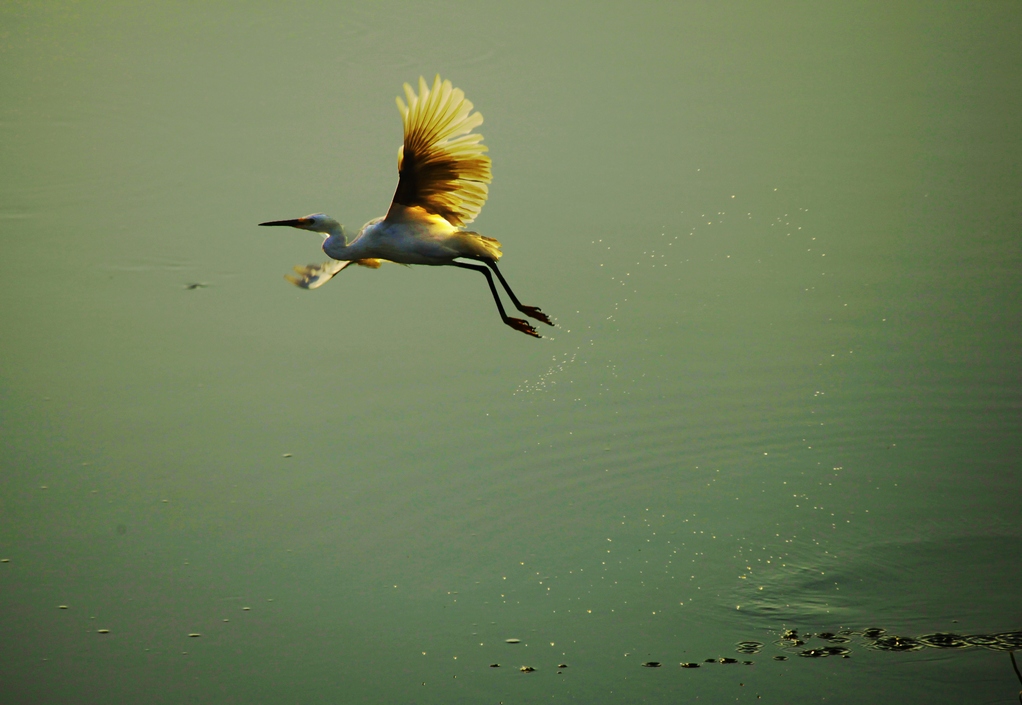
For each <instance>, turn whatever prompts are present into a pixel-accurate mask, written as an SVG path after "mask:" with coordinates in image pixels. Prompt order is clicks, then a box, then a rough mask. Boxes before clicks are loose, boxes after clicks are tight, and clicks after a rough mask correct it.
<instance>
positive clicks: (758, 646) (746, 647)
mask: <svg viewBox="0 0 1022 705" xmlns="http://www.w3.org/2000/svg"><path fill="white" fill-rule="evenodd" d="M762 649H763V643H762V642H759V641H740V642H738V644H737V645H736V648H735V651H737V652H738V653H740V654H758V653H759V652H760V651H761V650H762Z"/></svg>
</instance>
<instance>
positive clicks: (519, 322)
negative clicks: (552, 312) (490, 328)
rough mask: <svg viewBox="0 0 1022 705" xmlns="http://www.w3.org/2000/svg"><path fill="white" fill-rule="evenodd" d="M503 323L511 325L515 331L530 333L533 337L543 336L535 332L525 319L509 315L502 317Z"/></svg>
mask: <svg viewBox="0 0 1022 705" xmlns="http://www.w3.org/2000/svg"><path fill="white" fill-rule="evenodd" d="M504 323H507V324H508V325H509V326H511V327H512V328H514V329H515V330H517V331H521V332H522V333H525V334H526V335H531V336H532V337H533V338H542V337H543V336H541V335H540V334H539V333H537V332H536V329H535V328H533V327H532V324H531V323H529V322H528V321H526V320H525V319H522V318H510V317H509V318H505V319H504Z"/></svg>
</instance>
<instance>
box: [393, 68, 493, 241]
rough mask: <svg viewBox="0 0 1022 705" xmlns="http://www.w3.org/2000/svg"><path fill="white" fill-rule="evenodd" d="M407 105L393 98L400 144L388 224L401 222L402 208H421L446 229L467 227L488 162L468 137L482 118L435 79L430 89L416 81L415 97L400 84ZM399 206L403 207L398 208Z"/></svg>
mask: <svg viewBox="0 0 1022 705" xmlns="http://www.w3.org/2000/svg"><path fill="white" fill-rule="evenodd" d="M405 97H406V98H407V100H408V103H407V105H406V104H405V102H404V101H403V100H401V98H398V99H397V108H398V110H400V111H401V117H402V118H403V120H404V127H405V141H404V144H403V145H402V146H401V149H399V150H398V155H397V168H398V172H399V173H400V175H401V176H400V180H399V181H398V184H397V192H396V193H395V194H394V202H393V204H391V207H390V212H389V213H388V214H387V218H388V220H393V219H394V218H400V217H402V214H403V213H404V211H405V209H407V208H415V207H418V208H422V209H423V210H425V211H426V212H427V213H434V214H436V215H439V216H442V217H443V218H445V219H446V220H447V221H448V222H449V223H451V225H455V226H461V225H465V224H466V223H471V222H472V221H473V220H475V217H476V216H477V215H479V211H480V209H482V207H483V204H484V203H486V195H487V188H486V184H488V183H490V180H491V175H490V158H489V157H487V156H486V154H485V152H486V147H485V146H484V145H483V144H481V142H482V140H483V136H482V135H480V134H478V133H472V130H474V129H475V128H476V127H478V126H479V125H481V124H482V122H483V116H482V115H480V114H479V113H473V112H472V103H471V102H469V101H467V100H465V94H464V93H463V92H462V91H461V90H460V89H458V88H454V87H453V86H452V85H451V82H450V81H442V82H441V80H440V76H439V75H438V76H437V77H436V79H435V80H434V81H433V88H432V89H430V88H428V87H427V86H426V81H425V79H423V78H422V77H420V78H419V94H418V95H416V94H415V91H414V90H413V89H412V87H411V86H410V85H408V84H407V83H406V84H405ZM401 206H403V207H404V208H401Z"/></svg>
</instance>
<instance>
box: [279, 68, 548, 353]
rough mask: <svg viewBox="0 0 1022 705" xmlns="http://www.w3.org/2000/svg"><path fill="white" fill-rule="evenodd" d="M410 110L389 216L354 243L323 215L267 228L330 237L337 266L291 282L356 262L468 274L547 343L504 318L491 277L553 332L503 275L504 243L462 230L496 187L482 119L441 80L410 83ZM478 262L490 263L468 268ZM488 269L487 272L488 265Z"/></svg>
mask: <svg viewBox="0 0 1022 705" xmlns="http://www.w3.org/2000/svg"><path fill="white" fill-rule="evenodd" d="M404 88H405V97H406V99H407V100H408V103H407V104H405V102H404V101H402V100H401V98H400V97H399V98H398V99H397V107H398V110H399V111H400V112H401V117H402V119H403V120H404V133H405V138H404V144H403V145H402V146H401V147H400V148H399V149H398V153H397V169H398V174H399V178H398V184H397V192H396V193H395V194H394V200H393V202H392V203H391V204H390V210H389V211H387V215H385V216H384V217H382V218H376V219H374V220H370V221H369V222H368V223H366V224H365V225H363V226H362V230H361V231H360V232H359V233H358V235H357V236H356V237H355V238H354V239H353V240H351V241H350V242H349V241H348V238H347V235H346V234H345V231H344V227H343V226H342V225H341V224H340V223H338V222H337V221H336V220H334V219H333V218H331V217H330V216H328V215H324V214H323V213H315V214H313V215H307V216H305V217H303V218H294V219H292V220H274V221H270V222H267V223H259V224H260V225H287V226H290V227H292V228H299V229H301V230H310V231H312V232H316V233H320V234H321V235H323V236H324V238H325V240H324V241H323V251H324V252H326V253H327V255H329V256H330V258H331V259H330V260H329V261H327V262H324V263H323V264H319V265H307V266H304V267H302V266H296V267H295V268H294V269H295V273H296V274H297V275H298V276H295V275H292V274H289V275H287V276H286V277H285V278H286V279H287V280H288V281H289V282H291V283H292V284H295V285H296V286H299V287H302V288H303V289H315V288H317V287H320V286H322V285H323V284H325V283H326V282H328V281H329V280H330V279H331V278H333V277H334V276H335V275H336V274H338V273H339V272H340V271H341V270H342V269H344V268H345V267H347V266H348V265H349V264H351V263H353V262H354V263H355V264H359V265H362V266H364V267H371V268H374V269H375V268H378V267H379V266H380V264H381V263H382V262H384V261H388V262H397V263H399V264H428V265H433V266H444V265H447V266H451V267H461V268H462V269H472V270H475V271H477V272H481V273H482V274H483V275H484V276H485V277H486V282H487V284H489V285H490V293H491V294H493V300H494V301H495V302H496V303H497V310H498V311H499V312H500V317H501V319H502V320H503V321H504V323H506V324H507V325H509V326H511V327H512V328H514V329H515V330H517V331H521V332H522V333H525V334H526V335H531V336H534V337H536V338H539V337H541V336H540V335H539V333H537V332H536V329H535V328H534V327H533V326H532V325H531V324H530V323H529V322H528V321H526V320H524V319H521V318H511V317H510V316H508V315H507V313H506V312H505V311H504V305H503V304H502V303H501V301H500V296H499V295H498V293H497V287H496V285H494V283H493V277H492V276H491V275H490V270H491V269H492V270H493V273H494V274H496V275H497V279H499V280H500V283H501V285H502V286H503V287H504V290H505V291H506V292H507V294H508V296H509V297H510V298H511V301H512V303H514V305H515V308H517V309H518V310H519V311H521V312H522V313H524V314H525V315H526V316H529V317H530V318H535V319H536V320H537V321H542V322H543V323H546V324H548V325H551V326H552V325H553V322H551V320H550V318H549V317H548V316H547V315H546V314H545V313H543V312H542V311H541V310H539V308H537V307H536V306H524V305H523V304H522V303H521V302H520V301H519V300H518V297H517V296H515V294H514V292H513V291H511V287H510V286H508V283H507V280H506V279H504V275H502V274H501V273H500V270H499V269H497V260H498V259H500V256H501V251H500V243H499V242H497V241H496V240H494V239H493V238H492V237H486V236H485V235H480V234H479V233H476V232H472V231H471V230H464V229H462V227H461V226H463V225H467V224H468V223H471V222H472V221H473V220H474V219H475V217H476V216H477V215H479V211H480V210H481V209H482V207H483V204H484V203H486V194H487V187H486V184H488V183H490V180H491V176H490V158H489V157H487V156H486V154H485V152H486V147H485V146H484V145H483V144H482V140H483V136H482V135H480V134H478V133H473V132H472V130H474V129H475V128H476V127H478V126H479V125H481V124H482V122H483V116H482V115H480V114H479V113H478V112H476V113H473V112H472V103H471V102H469V101H467V100H465V94H464V92H462V91H461V90H460V89H458V88H454V87H453V86H452V85H451V82H450V81H442V82H441V80H440V76H439V75H438V76H437V77H436V79H435V80H434V81H433V87H432V88H429V87H427V85H426V81H425V79H423V78H422V77H420V78H419V94H418V95H416V94H415V92H414V90H413V89H412V87H411V86H410V85H408V84H407V83H406V84H405V86H404ZM459 259H467V260H474V261H476V262H482V263H483V264H471V263H469V262H461V261H458V260H459ZM484 265H485V266H484Z"/></svg>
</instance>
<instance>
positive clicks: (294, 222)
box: [259, 218, 305, 228]
mask: <svg viewBox="0 0 1022 705" xmlns="http://www.w3.org/2000/svg"><path fill="white" fill-rule="evenodd" d="M304 222H305V218H292V219H291V220H271V221H268V222H266V223H259V224H260V225H287V226H288V227H291V228H300V227H302V224H303V223H304Z"/></svg>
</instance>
